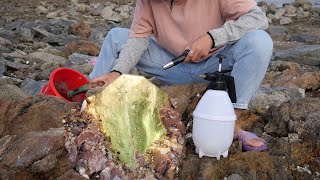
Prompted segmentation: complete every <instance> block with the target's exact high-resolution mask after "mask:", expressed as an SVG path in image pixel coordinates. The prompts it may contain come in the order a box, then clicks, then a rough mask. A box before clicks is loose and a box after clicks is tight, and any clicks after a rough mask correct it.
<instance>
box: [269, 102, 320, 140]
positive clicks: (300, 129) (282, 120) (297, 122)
mask: <svg viewBox="0 0 320 180" xmlns="http://www.w3.org/2000/svg"><path fill="white" fill-rule="evenodd" d="M319 108H320V99H319V98H302V99H299V100H297V101H296V102H287V103H283V104H281V105H280V106H278V107H276V106H273V107H271V108H270V109H269V110H268V111H267V113H266V115H265V117H264V118H265V120H267V121H268V123H267V125H266V126H265V131H266V132H267V133H268V134H270V135H275V136H278V137H286V136H288V135H289V133H296V134H298V135H299V138H302V139H304V141H306V140H311V141H313V142H314V141H315V140H318V139H319V138H320V134H319V129H320V121H319V119H320V113H319ZM296 138H297V137H295V139H296Z"/></svg>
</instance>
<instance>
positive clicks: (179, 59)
mask: <svg viewBox="0 0 320 180" xmlns="http://www.w3.org/2000/svg"><path fill="white" fill-rule="evenodd" d="M189 52H190V49H186V50H185V51H184V52H183V54H181V55H180V56H178V57H176V58H174V59H172V61H170V62H169V63H168V64H166V65H164V66H162V68H163V69H165V70H166V69H169V68H172V67H173V66H175V65H177V64H179V63H182V62H183V61H184V60H185V59H186V58H187V56H188V54H189Z"/></svg>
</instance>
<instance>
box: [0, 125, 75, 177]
mask: <svg viewBox="0 0 320 180" xmlns="http://www.w3.org/2000/svg"><path fill="white" fill-rule="evenodd" d="M1 141H2V142H4V143H3V144H2V143H1V144H0V149H1V150H2V153H0V158H1V162H0V174H1V175H0V177H1V179H22V178H21V177H23V178H24V179H36V178H37V177H39V176H40V177H42V178H49V177H50V178H54V177H59V176H61V175H62V174H63V173H64V172H65V171H67V170H69V169H71V168H72V165H71V163H69V162H68V161H66V151H65V150H64V149H63V146H64V131H63V129H50V130H48V131H42V132H27V133H24V134H21V136H5V137H3V138H1V139H0V142H1Z"/></svg>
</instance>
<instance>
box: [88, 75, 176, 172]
mask: <svg viewBox="0 0 320 180" xmlns="http://www.w3.org/2000/svg"><path fill="white" fill-rule="evenodd" d="M89 102H90V103H89V106H88V112H89V113H90V114H93V116H94V117H96V118H97V119H99V120H100V121H101V126H102V131H103V132H104V133H105V135H106V136H107V137H109V138H110V139H111V144H112V149H113V150H114V151H115V152H118V154H119V158H120V160H121V161H122V162H123V163H125V164H126V165H128V166H129V167H136V166H137V164H136V163H137V162H136V160H135V156H136V155H135V154H136V152H137V151H138V152H140V153H145V152H146V151H147V149H148V148H149V147H150V146H151V144H152V143H153V142H154V141H156V140H159V139H161V138H163V137H164V136H165V134H166V130H165V127H164V125H163V124H162V122H161V119H160V114H159V113H160V109H161V108H165V107H170V103H169V98H168V96H167V95H166V94H165V93H164V92H163V91H161V90H159V88H157V87H156V86H155V85H153V84H152V83H150V82H149V81H148V80H147V79H145V78H144V77H142V76H133V75H123V76H120V77H119V78H118V79H116V80H115V81H114V82H113V83H111V84H110V85H108V86H107V87H106V88H105V89H104V90H103V91H101V92H100V93H98V94H96V95H94V96H91V97H89Z"/></svg>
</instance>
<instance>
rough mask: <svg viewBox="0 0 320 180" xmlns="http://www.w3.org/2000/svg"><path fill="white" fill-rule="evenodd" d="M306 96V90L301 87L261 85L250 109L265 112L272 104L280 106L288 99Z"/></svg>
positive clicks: (293, 99)
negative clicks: (268, 86) (267, 86)
mask: <svg viewBox="0 0 320 180" xmlns="http://www.w3.org/2000/svg"><path fill="white" fill-rule="evenodd" d="M304 97H305V90H304V89H301V88H286V87H272V88H265V87H260V88H259V90H258V91H257V92H256V93H255V95H254V96H253V97H252V99H251V101H250V104H249V109H251V110H254V111H256V112H258V113H264V112H266V111H267V110H268V108H269V107H270V106H279V105H280V104H282V103H284V102H288V101H296V100H297V99H300V98H304Z"/></svg>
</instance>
